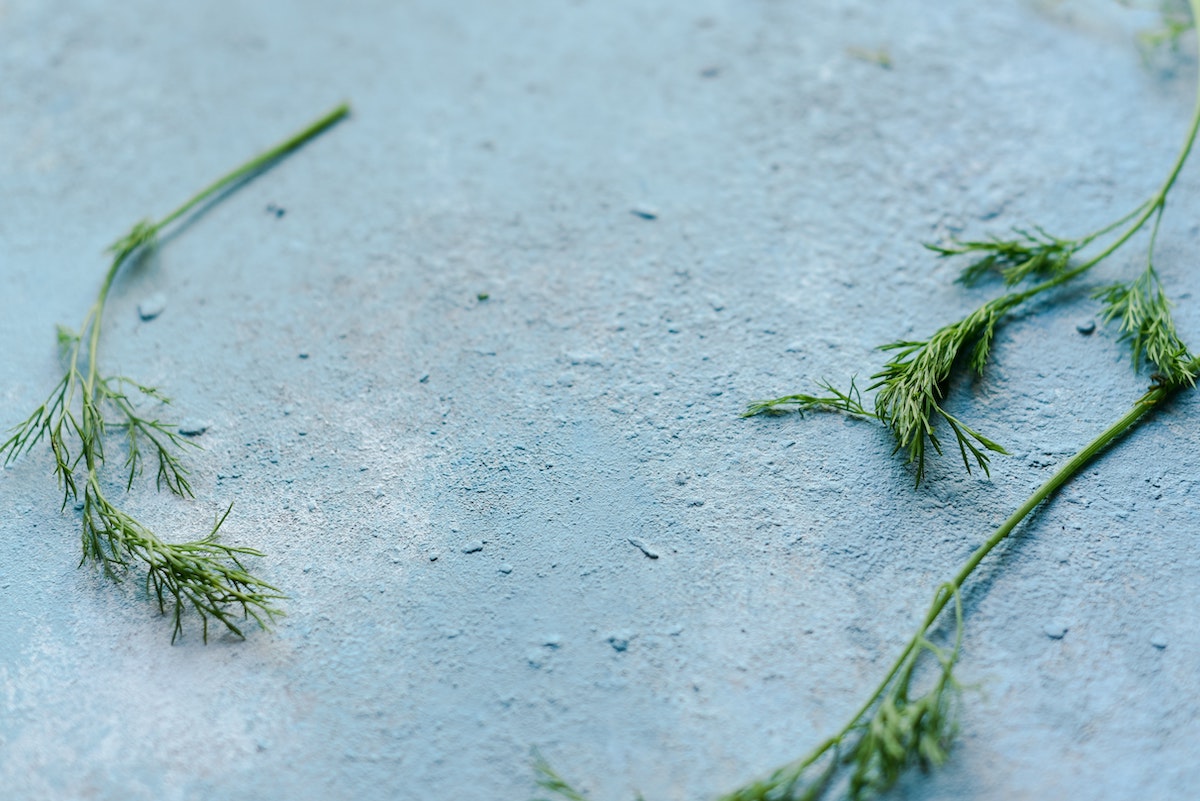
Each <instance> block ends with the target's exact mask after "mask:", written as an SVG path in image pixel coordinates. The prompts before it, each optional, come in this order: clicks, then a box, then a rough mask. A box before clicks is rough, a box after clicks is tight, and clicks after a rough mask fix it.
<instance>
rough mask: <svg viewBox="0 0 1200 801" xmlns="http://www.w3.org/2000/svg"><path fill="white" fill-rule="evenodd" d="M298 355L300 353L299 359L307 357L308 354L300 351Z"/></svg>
mask: <svg viewBox="0 0 1200 801" xmlns="http://www.w3.org/2000/svg"><path fill="white" fill-rule="evenodd" d="M299 355H300V358H301V359H307V358H308V354H307V353H301V354H299Z"/></svg>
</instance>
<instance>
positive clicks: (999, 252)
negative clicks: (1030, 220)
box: [925, 226, 1088, 286]
mask: <svg viewBox="0 0 1200 801" xmlns="http://www.w3.org/2000/svg"><path fill="white" fill-rule="evenodd" d="M1013 234H1014V236H1013V238H1012V239H1000V238H999V237H996V236H993V237H989V238H988V239H983V240H975V241H972V240H967V241H962V240H958V239H952V240H951V241H950V244H949V245H934V244H929V243H926V245H925V247H926V248H928V249H929V250H932V251H933V252H934V253H936V254H938V255H939V256H943V257H945V256H968V255H979V254H982V255H981V256H979V258H977V259H976V260H975V261H973V262H971V263H970V264H969V265H967V266H966V267H965V268H964V269H963V271H962V272H961V273H960V274H959V276H958V280H959V283H962V284H965V285H966V286H975V285H976V284H978V283H979V282H980V281H982V280H983V279H984V278H985V277H986V276H988V275H992V274H998V275H999V276H1000V277H1001V278H1003V279H1004V283H1005V285H1007V286H1015V285H1016V284H1019V283H1021V282H1022V281H1024V280H1025V279H1027V278H1034V277H1036V278H1052V277H1054V276H1057V275H1061V274H1062V273H1064V272H1066V270H1067V265H1068V264H1070V261H1071V257H1072V256H1073V255H1075V253H1077V252H1078V251H1079V250H1080V249H1081V248H1083V247H1084V246H1085V245H1087V244H1088V242H1086V241H1084V240H1080V239H1059V238H1058V237H1056V236H1052V235H1051V234H1049V233H1047V232H1046V231H1045V230H1044V229H1042V228H1040V227H1037V226H1034V228H1033V231H1032V232H1031V231H1028V230H1026V229H1023V228H1014V229H1013Z"/></svg>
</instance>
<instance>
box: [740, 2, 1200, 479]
mask: <svg viewBox="0 0 1200 801" xmlns="http://www.w3.org/2000/svg"><path fill="white" fill-rule="evenodd" d="M1189 1H1190V3H1191V6H1192V12H1193V17H1195V16H1197V13H1198V9H1200V3H1198V2H1197V0H1189ZM1198 131H1200V85H1198V87H1197V100H1196V106H1195V109H1194V110H1193V112H1192V120H1191V124H1190V126H1189V128H1188V132H1187V135H1186V136H1185V138H1184V142H1183V145H1182V147H1181V148H1180V151H1179V154H1178V155H1177V156H1176V158H1175V162H1174V163H1173V164H1172V166H1171V169H1170V170H1169V171H1168V173H1167V176H1166V178H1165V179H1164V180H1163V182H1162V184H1161V185H1160V186H1159V188H1158V189H1157V190H1156V191H1155V192H1154V193H1153V194H1152V195H1151V196H1150V197H1149V198H1148V199H1146V200H1145V201H1143V202H1142V203H1140V204H1139V205H1138V206H1137V207H1135V208H1134V209H1132V210H1131V211H1129V212H1128V213H1127V214H1125V215H1123V216H1121V217H1119V218H1118V219H1116V220H1114V221H1112V222H1110V223H1109V224H1108V225H1105V226H1104V227H1102V228H1099V229H1097V230H1095V231H1092V232H1091V233H1089V234H1086V235H1084V236H1081V237H1078V238H1075V239H1064V238H1060V237H1057V236H1054V235H1052V234H1050V233H1048V232H1047V231H1046V230H1045V229H1044V228H1041V227H1038V226H1034V227H1032V228H1030V229H1021V228H1018V229H1014V232H1013V236H1012V237H1010V238H1001V237H989V238H986V239H979V240H965V241H960V240H952V241H951V242H950V243H949V244H946V245H933V244H926V247H927V248H929V249H930V250H932V251H933V252H935V253H937V254H938V255H939V256H940V257H942V258H960V257H970V258H971V259H972V261H971V262H970V263H969V264H968V265H967V266H966V267H965V268H964V269H963V270H962V271H961V273H960V274H959V279H958V280H959V282H960V283H962V284H965V285H967V286H975V285H977V284H979V283H980V282H982V280H983V279H984V278H985V277H986V276H988V275H998V276H999V277H1000V278H1001V279H1002V280H1003V282H1004V285H1005V286H1006V287H1007V288H1008V290H1009V291H1007V292H1005V293H1004V294H1002V295H1000V296H999V297H996V298H993V299H992V300H989V301H987V302H986V303H984V304H982V305H981V306H979V307H978V308H976V309H975V310H974V311H972V312H971V313H970V314H968V315H966V316H965V317H963V318H962V319H960V320H957V321H955V322H953V323H950V324H948V325H944V326H942V327H941V328H939V329H938V330H937V331H935V332H934V333H933V335H932V336H930V337H929V338H928V339H924V340H918V341H907V340H899V341H896V342H891V343H888V344H886V345H883V346H881V348H880V350H882V351H884V352H887V353H890V354H891V358H890V359H889V361H887V362H886V363H885V364H884V365H883V367H882V369H880V370H879V372H877V373H875V374H874V375H872V379H873V380H874V381H875V383H874V384H872V385H871V386H870V387H868V391H874V390H878V393H877V394H876V396H875V404H874V409H875V410H874V414H873V415H868V414H863V413H862V412H861V411H859V409H861V408H862V404H861V403H860V402H858V399H856V403H855V404H850V403H848V402H847V401H846V400H844V399H843V398H842V396H841V393H838V392H834V391H831V388H830V385H829V383H828V382H824V383H822V385H821V387H822V389H824V390H825V391H826V392H828V393H829V394H828V395H824V396H822V395H806V394H792V395H784V396H781V397H778V398H773V399H770V400H759V401H753V402H751V403H750V404H749V405H748V406H747V408H746V411H745V414H744V415H743V416H753V415H758V414H764V413H768V412H784V411H801V412H803V411H809V410H815V409H821V410H825V411H842V412H846V413H849V414H853V415H855V416H860V417H866V416H873V417H875V418H876V419H877V420H879V421H880V422H881V423H883V424H884V425H886V426H887V427H888V428H889V429H890V430H891V432H892V436H893V437H894V439H895V442H896V447H895V451H896V452H903V453H904V454H905V455H906V456H907V458H908V462H909V463H910V464H912V465H914V468H915V473H916V476H915V478H916V483H917V484H918V485H919V484H920V483H921V481H922V480H923V479H924V477H925V471H926V461H927V456H928V451H929V448H930V447H932V449H933V450H934V451H935V452H936V453H938V454H941V453H942V447H941V442H940V440H939V437H938V433H937V431H938V428H939V427H940V426H943V425H944V426H945V427H946V428H948V429H949V430H950V432H951V434H952V435H953V436H954V439H955V443H956V445H957V448H958V451H959V453H960V455H961V456H962V460H963V465H964V466H965V468H966V470H967V472H970V471H971V469H972V465H973V464H974V465H975V466H978V467H979V468H981V469H982V470H983V471H984V473H988V472H989V469H988V467H989V453H1001V454H1003V453H1005V452H1006V451H1005V450H1004V448H1003V447H1002V446H1000V445H999V444H998V443H997V442H996V441H994V440H992V439H991V438H989V437H986V436H984V435H982V434H980V433H979V432H978V431H977V430H975V429H974V428H973V427H971V426H969V425H967V424H966V423H964V422H963V421H962V420H960V419H957V418H955V417H952V416H951V415H950V414H948V413H947V412H946V410H945V407H944V405H943V401H944V399H945V397H946V391H947V388H948V387H949V385H950V384H951V383H952V381H953V380H954V378H955V377H957V376H958V375H959V374H961V373H963V372H967V373H973V374H975V375H976V376H981V375H983V373H984V370H985V369H986V367H987V363H988V359H989V358H990V357H991V353H992V343H993V341H994V338H995V334H996V329H997V327H998V326H999V325H1000V324H1001V323H1002V322H1003V321H1004V320H1005V319H1006V318H1007V316H1008V315H1009V314H1010V313H1011V312H1012V311H1013V310H1015V309H1016V308H1018V307H1019V306H1021V305H1023V304H1025V303H1026V302H1028V301H1029V300H1031V299H1033V298H1035V297H1038V296H1040V295H1042V294H1043V293H1046V292H1050V291H1051V290H1054V289H1057V288H1058V287H1061V286H1063V285H1064V284H1067V283H1069V282H1071V281H1074V280H1076V279H1078V278H1079V277H1080V276H1083V275H1085V274H1086V273H1088V272H1089V271H1091V270H1092V269H1093V268H1094V267H1095V266H1096V265H1098V264H1101V263H1102V262H1104V261H1105V260H1106V259H1107V258H1108V257H1109V256H1111V255H1112V254H1113V253H1115V252H1116V251H1117V250H1118V249H1120V248H1121V246H1122V245H1124V244H1125V243H1126V242H1128V241H1129V240H1130V239H1131V238H1133V236H1134V235H1135V234H1137V233H1138V232H1139V231H1142V230H1143V229H1144V228H1145V227H1146V226H1147V225H1148V224H1151V221H1153V223H1152V230H1151V235H1150V242H1149V246H1148V247H1147V256H1146V261H1147V264H1148V265H1150V264H1152V263H1153V260H1154V246H1155V242H1156V239H1157V234H1158V226H1159V222H1160V221H1161V219H1162V214H1163V211H1164V210H1165V209H1166V204H1167V196H1168V195H1169V193H1170V191H1171V189H1172V187H1173V186H1174V185H1175V182H1176V180H1177V179H1178V177H1179V173H1180V171H1181V170H1182V169H1183V165H1184V164H1185V163H1186V162H1187V159H1188V156H1189V155H1190V154H1191V150H1192V147H1193V145H1194V144H1195V141H1196V136H1197V132H1198ZM1100 243H1104V244H1103V246H1102V247H1101V249H1100V251H1099V252H1098V253H1096V254H1095V255H1092V256H1090V257H1089V258H1087V259H1085V260H1083V261H1081V262H1079V263H1076V262H1075V261H1074V258H1075V257H1076V256H1077V255H1079V254H1080V253H1081V252H1082V251H1084V250H1085V249H1088V248H1089V247H1090V246H1092V245H1093V244H1096V245H1097V246H1100ZM1021 284H1025V285H1026V286H1025V288H1023V289H1019V288H1017V287H1018V286H1019V285H1021ZM1097 297H1099V298H1100V299H1101V300H1102V301H1104V303H1105V311H1104V315H1105V319H1106V320H1111V319H1120V320H1121V331H1122V334H1123V338H1125V339H1128V340H1130V342H1131V344H1132V345H1133V349H1134V367H1135V369H1136V368H1138V367H1140V364H1141V361H1142V356H1143V355H1144V356H1145V358H1146V360H1148V361H1150V362H1152V363H1153V364H1155V365H1156V366H1157V367H1158V369H1159V370H1160V372H1162V374H1163V375H1165V376H1167V377H1168V379H1169V380H1170V381H1172V382H1177V381H1179V380H1181V379H1183V378H1184V376H1183V367H1184V365H1185V364H1186V363H1187V361H1188V357H1189V354H1188V353H1187V351H1186V349H1181V344H1180V342H1179V338H1178V337H1177V336H1176V335H1175V332H1174V324H1173V323H1172V322H1171V320H1170V315H1169V304H1168V303H1167V301H1166V297H1165V295H1164V294H1163V292H1162V290H1161V287H1160V286H1159V284H1158V279H1157V276H1156V275H1155V274H1154V270H1153V267H1151V266H1148V267H1147V269H1146V272H1145V273H1143V275H1142V276H1141V277H1139V278H1137V279H1135V280H1134V281H1132V282H1130V283H1127V284H1114V285H1112V286H1110V287H1107V288H1105V289H1104V290H1101V292H1100V293H1098V295H1097Z"/></svg>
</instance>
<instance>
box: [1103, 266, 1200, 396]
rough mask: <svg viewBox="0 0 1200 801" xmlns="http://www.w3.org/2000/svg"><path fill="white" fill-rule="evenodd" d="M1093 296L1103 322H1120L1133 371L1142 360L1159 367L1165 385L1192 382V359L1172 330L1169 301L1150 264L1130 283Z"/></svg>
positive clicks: (1172, 320)
mask: <svg viewBox="0 0 1200 801" xmlns="http://www.w3.org/2000/svg"><path fill="white" fill-rule="evenodd" d="M1093 297H1095V298H1098V299H1099V300H1101V301H1102V302H1103V303H1104V311H1103V313H1102V316H1103V319H1104V322H1105V323H1109V322H1112V321H1114V320H1116V321H1118V322H1119V330H1120V332H1121V339H1122V340H1127V341H1128V342H1129V344H1130V348H1131V349H1132V351H1133V366H1134V369H1135V370H1136V369H1140V367H1141V363H1142V360H1143V359H1145V360H1147V361H1149V362H1150V363H1151V364H1154V365H1155V366H1156V367H1157V368H1158V371H1159V373H1160V374H1161V375H1162V376H1163V377H1164V378H1165V379H1166V380H1167V383H1170V384H1185V383H1186V384H1193V383H1195V380H1196V376H1195V373H1194V372H1193V371H1192V370H1191V368H1190V362H1191V361H1192V356H1191V354H1190V353H1188V349H1187V346H1186V345H1184V344H1183V341H1182V340H1180V338H1179V334H1178V333H1177V332H1176V330H1175V321H1174V319H1173V318H1172V317H1171V302H1170V301H1169V300H1167V295H1166V292H1164V291H1163V288H1162V282H1161V281H1160V280H1159V278H1158V272H1157V271H1156V270H1155V269H1154V267H1153V266H1152V265H1147V267H1146V269H1145V270H1144V271H1143V272H1142V273H1141V275H1139V276H1138V277H1137V278H1135V279H1133V280H1132V281H1129V282H1128V283H1116V284H1112V285H1110V286H1107V287H1104V288H1102V289H1100V290H1098V291H1097V292H1096V293H1095V295H1094V296H1093Z"/></svg>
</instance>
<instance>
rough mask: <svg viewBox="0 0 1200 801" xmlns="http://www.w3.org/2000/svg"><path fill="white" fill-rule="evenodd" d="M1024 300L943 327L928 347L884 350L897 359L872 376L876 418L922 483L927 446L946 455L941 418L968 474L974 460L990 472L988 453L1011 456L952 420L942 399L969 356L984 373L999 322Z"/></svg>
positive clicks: (1006, 301)
mask: <svg viewBox="0 0 1200 801" xmlns="http://www.w3.org/2000/svg"><path fill="white" fill-rule="evenodd" d="M1019 299H1020V295H1014V294H1010V295H1004V296H1002V297H999V298H996V299H995V300H992V301H989V302H988V303H985V304H983V305H982V306H980V307H979V308H978V309H976V310H975V311H973V312H971V313H970V314H968V315H967V316H966V317H964V318H963V319H961V320H958V321H957V322H954V323H951V324H949V325H945V326H942V327H941V328H939V329H938V330H937V331H936V332H935V333H934V334H933V336H932V337H930V338H929V339H927V340H925V341H923V342H908V341H899V342H893V343H891V344H889V345H884V346H883V347H882V348H881V350H884V351H886V352H891V353H892V354H893V355H892V358H891V359H890V360H889V361H888V362H887V363H886V364H885V365H884V366H883V369H882V370H880V371H879V372H878V373H875V374H874V375H872V376H871V378H872V379H874V380H875V383H874V384H872V385H871V386H870V387H869V388H868V389H871V390H876V389H877V390H879V391H878V392H877V393H876V395H875V414H876V416H877V417H878V418H879V419H880V420H881V421H882V422H883V423H884V424H886V425H887V426H888V427H889V428H890V429H891V430H892V434H893V435H894V437H895V439H896V451H904V452H905V453H906V454H907V455H908V461H909V463H911V464H915V465H916V472H917V475H916V483H917V484H920V483H921V480H922V479H923V478H924V475H925V458H926V446H927V445H932V446H933V449H934V450H935V451H936V452H937V453H939V454H940V453H941V452H942V447H941V442H940V440H939V439H938V436H937V433H936V427H935V425H936V423H937V421H938V420H939V419H941V420H943V421H944V422H945V423H946V424H948V425H949V427H950V430H951V432H952V433H953V434H954V437H955V440H956V442H957V444H958V448H959V451H960V453H961V455H962V459H963V465H964V466H965V467H966V469H967V472H970V471H971V462H972V460H973V461H974V462H975V464H977V465H978V466H979V467H980V468H981V469H982V470H983V471H984V473H988V468H989V462H990V460H989V457H988V453H987V452H989V451H990V452H993V453H1002V454H1003V453H1007V451H1005V450H1004V448H1003V447H1002V446H1000V445H999V444H997V443H996V442H995V441H993V440H991V439H990V438H988V437H985V436H984V435H982V434H980V433H979V432H978V431H975V430H974V429H972V428H970V427H969V426H967V425H966V424H964V423H963V422H962V421H960V420H958V419H957V418H955V417H953V416H952V415H950V413H949V412H947V411H946V410H945V409H944V408H943V407H942V399H943V398H944V397H945V390H946V384H947V382H948V381H949V380H950V377H951V372H952V371H953V369H954V367H955V364H956V363H957V362H958V361H959V360H960V359H961V358H963V357H964V356H965V358H966V359H967V362H968V363H969V365H970V367H971V369H972V370H974V371H975V372H976V373H977V374H981V373H982V372H983V368H984V365H985V364H986V362H987V357H988V354H989V353H990V352H991V344H992V340H993V338H994V336H995V331H996V323H997V322H998V321H999V320H1000V318H1001V317H1002V316H1003V315H1004V314H1005V313H1006V312H1007V311H1008V310H1009V309H1010V308H1011V307H1012V306H1014V305H1016V303H1019V302H1020V300H1019Z"/></svg>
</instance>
